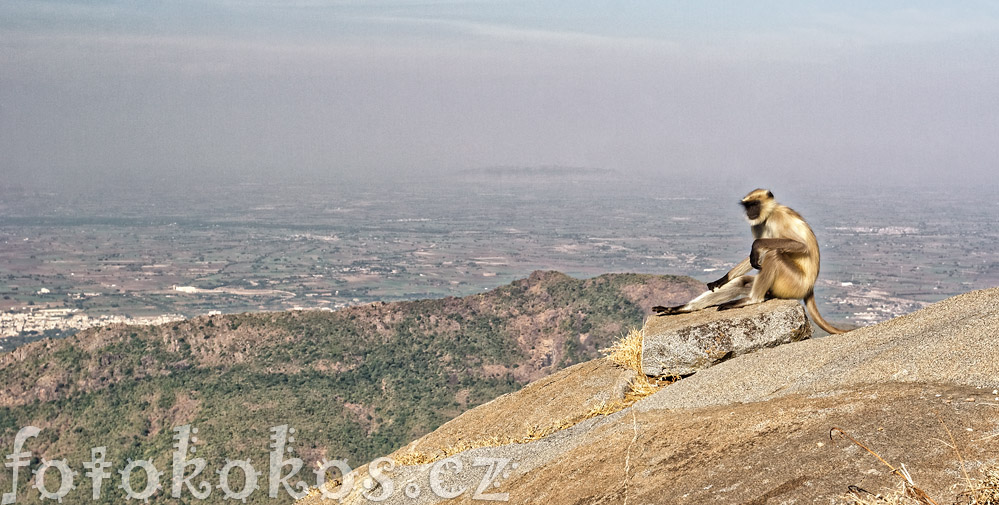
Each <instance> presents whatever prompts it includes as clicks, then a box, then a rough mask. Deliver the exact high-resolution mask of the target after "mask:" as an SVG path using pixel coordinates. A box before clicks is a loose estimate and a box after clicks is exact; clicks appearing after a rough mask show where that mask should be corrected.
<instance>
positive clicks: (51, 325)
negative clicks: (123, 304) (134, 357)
mask: <svg viewBox="0 0 999 505" xmlns="http://www.w3.org/2000/svg"><path fill="white" fill-rule="evenodd" d="M183 319H186V318H185V317H184V316H182V315H179V314H163V315H159V316H153V317H125V316H117V315H114V316H108V315H103V316H94V317H91V316H88V315H86V314H83V313H81V312H80V310H79V309H70V308H59V309H34V310H29V311H27V312H0V338H4V337H14V336H17V335H21V334H24V333H30V332H32V331H35V332H38V333H42V332H44V331H46V330H63V331H65V330H85V329H87V328H93V327H95V326H106V325H109V324H117V323H124V324H135V325H156V324H166V323H171V322H174V321H181V320H183Z"/></svg>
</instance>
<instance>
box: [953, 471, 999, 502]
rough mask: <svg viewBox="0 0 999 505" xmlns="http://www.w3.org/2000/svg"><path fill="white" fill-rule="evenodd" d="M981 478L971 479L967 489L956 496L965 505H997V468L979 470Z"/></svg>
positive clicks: (998, 487)
mask: <svg viewBox="0 0 999 505" xmlns="http://www.w3.org/2000/svg"><path fill="white" fill-rule="evenodd" d="M980 471H981V472H982V475H983V478H981V479H971V480H972V482H970V483H969V489H968V490H967V491H964V492H962V493H959V494H958V495H957V496H958V498H959V499H960V500H961V501H960V502H957V503H962V504H966V505H999V466H993V467H983V468H981V469H980Z"/></svg>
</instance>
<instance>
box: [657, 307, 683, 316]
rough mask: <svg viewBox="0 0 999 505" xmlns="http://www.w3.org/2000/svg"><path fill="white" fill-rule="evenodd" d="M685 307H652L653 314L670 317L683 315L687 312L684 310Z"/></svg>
mask: <svg viewBox="0 0 999 505" xmlns="http://www.w3.org/2000/svg"><path fill="white" fill-rule="evenodd" d="M683 307H684V306H683V305H677V306H675V307H663V306H662V305H656V306H655V307H652V312H655V313H656V315H657V316H670V315H673V314H683V313H685V312H687V311H686V310H683Z"/></svg>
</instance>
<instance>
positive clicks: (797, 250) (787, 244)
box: [749, 238, 808, 270]
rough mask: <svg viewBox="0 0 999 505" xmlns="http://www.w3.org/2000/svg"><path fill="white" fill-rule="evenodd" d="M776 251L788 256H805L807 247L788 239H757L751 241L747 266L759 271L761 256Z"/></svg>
mask: <svg viewBox="0 0 999 505" xmlns="http://www.w3.org/2000/svg"><path fill="white" fill-rule="evenodd" d="M767 251H776V252H780V253H788V254H807V253H808V246H806V245H805V244H803V243H801V242H798V241H797V240H791V239H789V238H758V239H756V240H754V241H753V249H752V250H751V251H750V252H749V264H750V265H751V266H752V267H753V268H755V269H757V270H759V268H760V264H761V263H762V260H763V254H764V253H766V252H767Z"/></svg>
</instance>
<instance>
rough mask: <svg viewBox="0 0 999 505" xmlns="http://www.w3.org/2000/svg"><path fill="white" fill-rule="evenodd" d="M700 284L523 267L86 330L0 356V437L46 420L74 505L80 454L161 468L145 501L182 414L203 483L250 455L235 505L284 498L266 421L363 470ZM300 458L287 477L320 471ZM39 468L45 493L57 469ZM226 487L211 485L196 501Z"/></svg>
mask: <svg viewBox="0 0 999 505" xmlns="http://www.w3.org/2000/svg"><path fill="white" fill-rule="evenodd" d="M701 287H702V285H701V284H700V283H698V282H696V281H694V280H693V279H689V278H680V277H664V276H649V275H632V274H609V275H603V276H600V277H596V278H593V279H588V280H578V279H573V278H570V277H568V276H566V275H564V274H560V273H557V272H535V273H534V274H532V275H531V276H530V277H529V278H528V279H524V280H521V281H517V282H514V283H512V284H510V285H508V286H503V287H500V288H497V289H495V290H492V291H489V292H487V293H483V294H481V295H473V296H469V297H465V298H445V299H439V300H421V301H412V302H399V303H391V304H373V305H366V306H361V307H353V308H348V309H344V310H340V311H337V312H314V311H304V312H277V313H258V314H239V315H226V316H208V317H200V318H196V319H193V320H189V321H184V322H180V323H176V324H170V325H165V326H159V327H129V326H114V327H105V328H100V329H94V330H88V331H85V332H81V333H80V334H77V335H75V336H73V337H71V338H69V339H65V340H47V341H41V342H37V343H34V344H31V345H28V346H25V347H22V348H19V349H17V350H16V351H14V352H12V353H9V354H7V355H4V356H2V357H0V383H2V384H3V385H4V387H3V389H2V392H0V442H2V444H3V446H4V447H7V448H10V447H12V445H13V440H14V435H15V434H16V433H17V432H18V430H19V429H21V428H23V427H25V426H37V427H39V428H41V430H42V431H41V434H40V435H39V436H38V437H36V438H33V439H31V440H30V441H29V442H28V444H27V445H26V446H25V449H28V450H31V451H32V453H33V456H34V460H33V461H32V464H31V469H32V470H34V469H36V468H37V467H38V465H39V464H40V463H41V462H42V458H44V459H45V460H53V459H62V458H65V459H66V460H67V461H68V463H69V465H70V467H71V468H72V469H73V470H74V471H76V472H78V473H79V474H80V475H79V476H78V477H77V479H76V485H77V489H76V490H74V491H72V492H71V493H70V494H69V495H68V497H67V500H69V501H70V502H77V501H81V500H84V499H86V500H87V501H88V502H89V495H90V491H91V487H90V479H89V478H86V477H84V476H83V472H84V468H83V467H82V463H83V462H87V461H90V459H91V452H90V449H91V448H93V447H98V446H106V447H107V459H108V461H111V462H113V463H114V465H113V466H112V467H111V470H112V471H117V470H120V469H122V467H124V466H125V465H126V464H127V462H128V461H130V460H149V461H151V462H153V463H154V464H155V465H156V467H157V468H158V469H159V470H160V471H161V472H164V474H163V476H162V479H161V484H162V485H163V487H164V488H165V489H164V490H163V491H160V492H159V493H157V494H156V495H154V496H153V497H152V498H151V499H150V500H149V501H150V502H151V503H166V502H168V501H171V500H172V499H171V498H169V494H170V483H169V479H170V472H171V469H172V467H171V465H170V462H171V458H172V452H173V450H174V447H173V444H174V439H173V436H174V434H175V432H174V431H173V428H174V427H177V426H181V425H186V424H190V425H192V426H193V427H195V428H197V429H198V435H197V437H198V439H199V441H198V443H197V444H196V446H197V453H196V456H197V457H201V458H205V459H206V460H207V463H208V465H207V469H206V470H205V472H204V473H203V474H202V475H201V477H200V478H204V479H207V480H208V481H210V482H212V483H216V482H217V480H218V479H217V477H218V476H217V475H216V474H215V472H216V471H218V470H219V469H220V468H222V467H223V466H224V465H225V464H226V460H227V459H232V460H235V459H244V460H245V459H249V460H250V461H251V462H252V463H253V464H254V466H255V467H256V468H257V470H258V471H262V473H263V474H264V475H263V476H262V477H261V479H260V482H259V485H260V490H258V491H257V492H256V493H254V494H252V495H251V496H250V497H249V499H248V500H247V503H264V502H267V503H290V502H291V501H292V500H291V498H290V497H289V496H288V494H287V493H284V492H282V493H281V494H280V495H279V496H280V498H281V499H280V500H278V501H273V500H270V499H268V497H267V476H266V473H267V461H268V452H269V451H270V449H271V448H270V445H269V444H270V442H271V441H270V434H271V432H270V428H271V427H275V426H279V425H288V426H290V427H292V428H294V429H295V430H296V433H295V435H294V438H295V440H294V443H292V444H291V445H293V446H294V448H295V453H294V454H295V455H296V456H298V457H301V458H302V459H303V460H305V462H306V463H307V464H309V465H311V464H312V463H313V462H315V461H320V460H322V459H323V458H328V459H344V460H346V461H347V463H348V464H350V465H351V466H358V465H360V464H362V463H364V462H367V461H370V460H371V459H373V458H375V457H378V456H381V455H385V454H388V453H389V452H391V451H393V450H394V449H396V448H398V447H399V446H401V445H402V444H404V443H406V442H408V441H410V440H413V439H414V438H417V437H420V436H422V435H424V434H426V433H428V432H429V431H431V430H433V429H435V428H436V427H438V426H439V425H441V424H442V423H444V422H445V421H447V420H449V419H451V418H453V417H454V416H456V415H458V414H460V413H461V412H463V411H465V410H467V409H469V408H471V407H474V406H476V405H479V404H481V403H484V402H485V401H488V400H490V399H493V398H495V397H497V396H499V395H501V394H504V393H508V392H511V391H515V390H517V389H519V388H520V387H522V386H523V385H524V384H526V383H528V382H530V381H531V380H535V379H537V378H539V377H542V376H544V375H547V374H549V373H551V372H552V371H555V370H557V369H560V368H563V367H566V366H568V365H572V364H575V363H580V362H583V361H587V360H590V359H592V358H594V357H596V356H597V355H598V349H600V348H603V347H606V346H607V345H609V344H610V343H611V342H613V341H614V340H616V339H618V338H620V337H621V336H622V335H623V334H624V333H625V332H627V330H628V329H629V328H633V327H640V326H641V325H642V322H643V319H644V316H645V315H646V314H648V311H649V307H650V306H652V305H654V304H659V303H664V302H665V303H674V302H681V301H683V300H685V299H687V298H689V297H690V296H691V295H692V294H694V293H696V292H698V291H699V290H700V289H701ZM7 450H8V451H9V449H7ZM190 457H194V456H193V455H192V456H190ZM289 457H290V456H289ZM309 470H310V468H305V469H303V472H301V473H300V474H299V477H298V478H301V479H302V480H305V481H307V482H314V478H315V477H314V476H313V475H312V472H311V471H309ZM49 472H50V473H49V475H48V477H47V481H46V482H48V489H50V490H55V489H56V488H58V485H59V481H58V475H59V474H58V472H56V471H54V470H49ZM234 473H235V475H240V473H239V471H236V472H234ZM29 476H30V474H27V475H26V474H25V473H24V472H22V474H21V477H20V478H19V483H18V484H19V489H20V491H19V497H18V499H19V502H20V503H33V502H36V501H37V500H38V499H39V493H38V491H36V490H35V489H34V487H33V481H32V482H29V481H28V477H29ZM142 476H143V472H142V471H137V472H135V473H134V474H133V479H132V487H133V488H135V489H141V488H142V486H143V483H144V477H142ZM298 478H295V479H292V482H295V481H297V480H298ZM10 479H11V475H10V472H9V471H8V472H3V473H2V474H0V489H5V490H9V489H10V486H11V482H10ZM197 480H199V479H196V482H197ZM119 483H120V476H119V475H118V473H117V472H115V473H114V475H113V477H112V478H111V479H109V480H108V481H106V482H105V483H104V487H103V491H102V493H101V500H100V501H98V503H121V501H122V500H123V499H124V498H125V492H124V491H123V490H122V489H120V487H119ZM233 487H234V488H239V487H240V486H239V484H238V483H234V484H233ZM185 493H187V492H186V491H185ZM185 496H187V497H188V498H190V497H191V495H190V494H189V493H188V494H186V495H185ZM223 498H224V497H223V495H222V493H221V492H219V491H217V490H216V491H215V492H213V494H212V495H211V496H210V497H209V498H208V499H207V500H203V501H199V503H213V502H216V503H222V502H227V500H224V499H223ZM171 502H172V503H173V502H176V501H175V500H174V501H171Z"/></svg>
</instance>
